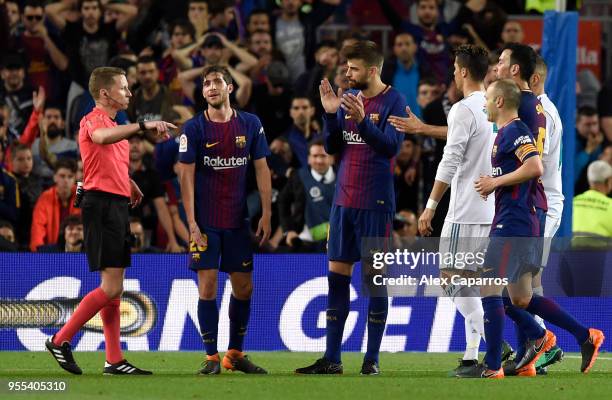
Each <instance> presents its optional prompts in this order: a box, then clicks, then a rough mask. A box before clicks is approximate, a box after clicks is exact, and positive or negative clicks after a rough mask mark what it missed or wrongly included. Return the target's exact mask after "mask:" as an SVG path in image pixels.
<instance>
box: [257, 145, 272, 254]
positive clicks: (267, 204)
mask: <svg viewBox="0 0 612 400" xmlns="http://www.w3.org/2000/svg"><path fill="white" fill-rule="evenodd" d="M253 165H254V166H255V178H256V180H257V189H258V190H259V196H260V198H261V209H262V214H261V219H260V220H259V224H258V225H257V232H256V235H257V236H260V235H261V240H260V241H259V245H260V246H261V245H263V244H264V243H265V242H266V241H267V240H268V239H269V238H270V234H271V232H272V227H271V222H270V220H271V218H272V177H271V175H270V169H269V168H268V161H266V158H265V157H263V158H259V159H257V160H255V161H254V162H253Z"/></svg>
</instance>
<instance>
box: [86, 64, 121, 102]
mask: <svg viewBox="0 0 612 400" xmlns="http://www.w3.org/2000/svg"><path fill="white" fill-rule="evenodd" d="M119 75H125V71H124V70H122V69H121V68H115V67H98V68H96V69H94V70H93V72H92V73H91V76H90V77H89V93H91V96H92V97H93V98H94V100H98V99H99V97H100V90H101V89H110V87H111V86H113V84H114V83H115V79H114V78H115V76H119Z"/></svg>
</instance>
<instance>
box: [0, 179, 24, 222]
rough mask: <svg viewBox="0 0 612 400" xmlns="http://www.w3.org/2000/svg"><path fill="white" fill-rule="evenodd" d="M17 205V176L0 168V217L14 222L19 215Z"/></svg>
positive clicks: (18, 203) (18, 202)
mask: <svg viewBox="0 0 612 400" xmlns="http://www.w3.org/2000/svg"><path fill="white" fill-rule="evenodd" d="M19 207H20V201H19V189H18V187H17V178H15V176H14V175H13V174H12V173H10V172H8V171H7V170H6V169H4V168H2V170H0V219H3V220H5V221H9V222H10V223H12V224H15V223H16V222H17V218H18V217H19Z"/></svg>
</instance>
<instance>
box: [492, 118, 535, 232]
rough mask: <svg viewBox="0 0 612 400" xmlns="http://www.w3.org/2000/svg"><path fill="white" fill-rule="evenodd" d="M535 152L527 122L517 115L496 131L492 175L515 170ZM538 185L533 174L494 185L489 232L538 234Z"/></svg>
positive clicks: (504, 173)
mask: <svg viewBox="0 0 612 400" xmlns="http://www.w3.org/2000/svg"><path fill="white" fill-rule="evenodd" d="M534 156H538V151H537V149H536V143H535V140H534V139H533V135H532V134H531V131H530V130H529V128H528V127H527V125H525V124H524V123H523V122H522V121H521V120H518V119H516V120H514V121H512V122H510V123H508V124H507V125H506V126H504V127H502V128H499V131H498V132H497V136H496V137H495V142H494V145H493V151H492V153H491V165H492V166H493V176H494V177H496V176H501V175H507V174H509V173H511V172H514V171H516V170H517V169H518V168H520V166H521V165H522V164H523V162H525V160H527V159H528V158H530V157H534ZM538 187H542V183H541V182H539V181H538V179H537V178H534V179H530V180H528V181H525V182H522V183H519V184H518V185H512V186H500V187H498V188H497V189H495V216H494V217H493V223H492V225H491V232H492V235H491V236H506V237H514V236H540V234H539V221H538V218H537V216H536V210H535V207H537V206H536V202H537V191H538Z"/></svg>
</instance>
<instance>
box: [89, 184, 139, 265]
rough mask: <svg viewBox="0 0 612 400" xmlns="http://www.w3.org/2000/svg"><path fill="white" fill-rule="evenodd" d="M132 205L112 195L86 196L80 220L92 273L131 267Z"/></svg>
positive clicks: (92, 193) (122, 198)
mask: <svg viewBox="0 0 612 400" xmlns="http://www.w3.org/2000/svg"><path fill="white" fill-rule="evenodd" d="M129 201H130V200H129V199H128V198H127V197H123V196H119V195H116V194H112V193H107V192H99V191H93V190H88V191H86V192H85V195H84V196H83V201H82V202H81V216H82V218H83V231H84V232H83V233H84V237H85V240H84V247H85V252H86V253H87V261H88V262H89V270H90V271H101V270H103V269H105V268H126V267H129V266H130V265H131V261H130V236H131V234H130V220H129Z"/></svg>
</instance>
